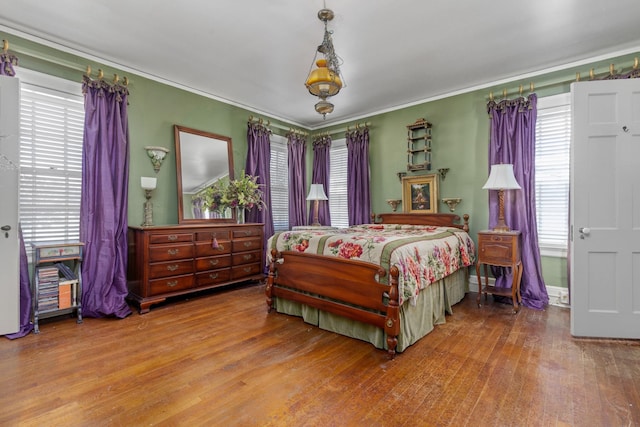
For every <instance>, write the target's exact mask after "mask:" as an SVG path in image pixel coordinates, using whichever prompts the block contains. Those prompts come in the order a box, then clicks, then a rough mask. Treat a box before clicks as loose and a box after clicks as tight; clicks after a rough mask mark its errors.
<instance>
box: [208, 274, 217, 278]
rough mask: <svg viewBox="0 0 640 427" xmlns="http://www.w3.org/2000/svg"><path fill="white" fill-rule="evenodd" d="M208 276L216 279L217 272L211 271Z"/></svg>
mask: <svg viewBox="0 0 640 427" xmlns="http://www.w3.org/2000/svg"><path fill="white" fill-rule="evenodd" d="M209 278H210V279H217V278H218V273H211V274H210V275H209Z"/></svg>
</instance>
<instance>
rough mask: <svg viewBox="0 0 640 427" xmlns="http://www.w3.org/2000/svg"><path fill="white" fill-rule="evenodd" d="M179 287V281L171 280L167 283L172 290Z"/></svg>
mask: <svg viewBox="0 0 640 427" xmlns="http://www.w3.org/2000/svg"><path fill="white" fill-rule="evenodd" d="M177 285H178V281H177V280H169V281H168V282H167V286H168V287H170V288H173V287H174V286H177Z"/></svg>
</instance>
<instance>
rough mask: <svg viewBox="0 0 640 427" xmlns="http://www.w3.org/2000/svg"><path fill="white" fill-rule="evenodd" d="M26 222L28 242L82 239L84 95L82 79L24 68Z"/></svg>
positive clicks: (22, 131)
mask: <svg viewBox="0 0 640 427" xmlns="http://www.w3.org/2000/svg"><path fill="white" fill-rule="evenodd" d="M18 77H19V78H20V82H21V83H20V197H19V199H20V202H19V204H20V206H19V211H20V223H21V226H22V232H23V236H24V240H25V242H32V241H37V242H53V241H61V240H78V239H79V237H80V236H79V235H80V192H81V181H82V138H83V129H84V101H83V98H82V88H81V85H80V83H74V82H70V81H67V80H63V79H59V78H56V77H52V76H47V75H44V74H39V73H35V72H29V71H28V70H24V69H21V70H20V72H19V74H18Z"/></svg>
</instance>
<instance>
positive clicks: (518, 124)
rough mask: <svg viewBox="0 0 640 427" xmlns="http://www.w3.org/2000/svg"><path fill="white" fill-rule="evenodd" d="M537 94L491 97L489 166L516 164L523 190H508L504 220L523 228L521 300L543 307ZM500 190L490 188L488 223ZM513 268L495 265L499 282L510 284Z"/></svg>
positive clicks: (493, 216)
mask: <svg viewBox="0 0 640 427" xmlns="http://www.w3.org/2000/svg"><path fill="white" fill-rule="evenodd" d="M537 103H538V98H537V95H536V94H531V95H529V96H528V97H527V98H524V97H520V98H518V99H513V100H504V101H501V102H499V103H496V102H494V101H491V102H489V103H488V104H487V109H488V112H489V115H490V118H491V131H490V132H491V136H490V138H491V139H490V143H489V167H491V165H494V164H500V163H505V164H513V172H514V174H515V177H516V180H517V181H518V184H520V187H522V189H521V190H515V191H505V193H504V197H505V202H504V205H505V209H504V215H505V222H506V223H507V224H508V225H509V227H510V228H511V229H514V230H519V231H521V232H522V267H523V273H522V281H521V283H520V290H521V293H522V304H523V305H524V306H526V307H529V308H533V309H538V310H541V309H543V308H544V307H545V306H546V305H547V304H548V303H549V296H548V294H547V289H546V287H545V283H544V279H543V278H542V266H541V262H540V248H539V246H538V227H537V225H536V204H535V176H534V174H535V145H536V144H535V142H536V118H537ZM497 193H498V192H497V191H489V227H490V228H491V227H493V226H494V225H495V224H496V222H497V219H498V194H497ZM510 270H511V269H496V270H495V271H494V274H495V275H496V286H499V287H511V283H512V274H511V273H512V272H511V271H510Z"/></svg>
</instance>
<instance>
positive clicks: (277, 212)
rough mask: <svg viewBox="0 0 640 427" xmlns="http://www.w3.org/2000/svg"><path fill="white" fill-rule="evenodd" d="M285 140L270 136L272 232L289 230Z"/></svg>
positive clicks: (277, 136)
mask: <svg viewBox="0 0 640 427" xmlns="http://www.w3.org/2000/svg"><path fill="white" fill-rule="evenodd" d="M287 148H288V147H287V139H286V138H284V137H282V136H280V135H271V159H269V168H270V175H271V206H270V208H271V215H272V216H273V231H285V230H288V229H289V166H288V164H289V153H288V151H287Z"/></svg>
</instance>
